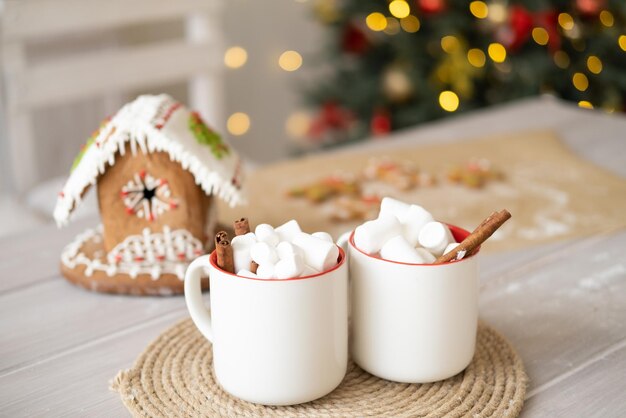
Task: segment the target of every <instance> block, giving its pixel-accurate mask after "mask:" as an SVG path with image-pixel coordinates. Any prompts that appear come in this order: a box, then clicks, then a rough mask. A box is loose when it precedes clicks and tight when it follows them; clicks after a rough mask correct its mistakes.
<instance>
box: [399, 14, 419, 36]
mask: <svg viewBox="0 0 626 418" xmlns="http://www.w3.org/2000/svg"><path fill="white" fill-rule="evenodd" d="M400 26H402V29H403V30H404V31H405V32H409V33H415V32H417V31H418V30H420V20H419V19H418V18H417V17H415V16H413V15H409V16H407V17H405V18H403V19H400Z"/></svg>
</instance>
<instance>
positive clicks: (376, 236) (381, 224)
mask: <svg viewBox="0 0 626 418" xmlns="http://www.w3.org/2000/svg"><path fill="white" fill-rule="evenodd" d="M401 234H402V225H400V222H399V221H398V218H396V217H395V216H393V215H391V214H381V215H380V216H379V217H378V219H375V220H373V221H368V222H365V223H364V224H363V225H360V226H358V227H357V228H356V229H355V230H354V243H355V244H356V246H357V248H359V249H360V250H361V251H364V252H366V253H367V254H375V253H377V252H379V251H380V249H381V248H382V247H383V245H385V243H386V242H387V240H388V239H390V238H393V237H394V236H396V235H401ZM313 267H315V266H313Z"/></svg>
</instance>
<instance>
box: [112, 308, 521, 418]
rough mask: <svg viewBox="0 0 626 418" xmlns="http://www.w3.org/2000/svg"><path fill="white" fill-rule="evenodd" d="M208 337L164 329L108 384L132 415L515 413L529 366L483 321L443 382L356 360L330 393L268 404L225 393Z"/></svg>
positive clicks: (188, 328)
mask: <svg viewBox="0 0 626 418" xmlns="http://www.w3.org/2000/svg"><path fill="white" fill-rule="evenodd" d="M211 363H212V351H211V344H210V343H209V342H208V341H207V340H205V339H204V337H203V336H202V335H201V334H200V333H199V332H198V331H197V329H196V327H195V326H194V325H193V323H192V322H191V320H190V319H187V320H184V321H182V322H180V323H178V324H177V325H175V326H173V327H172V328H170V329H169V330H167V331H166V332H165V333H163V334H161V336H159V337H158V338H157V339H156V340H155V341H154V342H153V343H152V344H150V345H149V346H148V348H146V350H145V351H144V352H143V353H142V354H141V355H140V356H139V358H138V359H137V361H136V363H135V365H134V366H133V367H132V368H131V369H129V370H123V371H121V372H119V373H118V375H117V376H116V377H115V379H114V380H113V382H112V385H111V388H112V389H113V390H114V391H117V392H118V393H119V394H120V395H121V397H122V401H123V402H124V405H126V407H127V408H128V410H129V411H130V412H131V413H132V414H133V416H136V417H163V416H167V417H199V416H207V417H334V416H340V417H365V416H372V417H383V416H387V417H443V416H445V417H464V416H471V417H504V416H506V417H515V416H517V415H518V414H519V413H520V411H521V409H522V405H523V403H524V395H525V393H526V382H527V378H526V373H525V372H524V366H523V364H522V361H521V359H520V358H519V357H518V356H517V354H516V353H515V351H514V350H513V348H512V347H511V345H510V344H509V343H508V341H506V339H504V337H502V336H501V335H500V334H498V333H497V332H496V331H495V330H493V329H492V328H490V327H489V326H488V325H486V324H484V323H481V324H480V325H479V328H478V340H477V345H476V354H475V356H474V359H473V360H472V363H471V364H470V365H469V366H468V368H467V369H466V370H465V371H464V372H462V373H459V374H458V375H456V376H454V377H452V378H450V379H447V380H444V381H442V382H436V383H429V384H419V385H418V384H406V383H393V382H389V381H386V380H382V379H379V378H377V377H374V376H372V375H371V374H369V373H367V372H365V371H363V370H362V369H361V368H359V367H358V366H356V365H355V364H354V363H350V365H349V366H348V373H347V375H346V377H345V379H344V381H343V382H342V383H341V385H340V386H339V387H338V388H337V389H336V390H335V391H334V392H332V393H330V394H329V395H327V396H325V397H323V398H321V399H318V400H316V401H313V402H308V403H305V404H301V405H294V406H282V407H269V406H262V405H256V404H252V403H248V402H245V401H242V400H239V399H237V398H235V397H233V396H231V395H229V394H227V393H226V392H224V391H223V390H222V389H221V388H220V387H219V385H218V384H217V382H216V381H215V376H214V375H213V367H212V365H211Z"/></svg>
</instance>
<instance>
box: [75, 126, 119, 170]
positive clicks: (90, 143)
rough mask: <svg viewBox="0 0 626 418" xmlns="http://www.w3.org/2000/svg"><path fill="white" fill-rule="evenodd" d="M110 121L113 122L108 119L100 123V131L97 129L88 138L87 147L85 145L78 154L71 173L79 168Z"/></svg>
mask: <svg viewBox="0 0 626 418" xmlns="http://www.w3.org/2000/svg"><path fill="white" fill-rule="evenodd" d="M110 120H111V118H106V119H105V120H103V121H102V122H100V126H99V127H98V129H96V130H95V131H94V132H93V133H92V134H91V136H90V137H89V138H87V142H85V145H83V146H82V147H81V149H80V151H79V152H78V155H77V156H76V158H74V162H73V163H72V168H71V169H70V173H71V172H72V171H74V170H75V169H76V167H78V165H79V164H80V162H81V161H82V159H83V156H84V155H85V152H87V150H88V149H89V147H90V146H92V145H93V143H94V142H95V140H96V138H97V137H98V135H100V132H102V128H104V127H105V126H106V124H107V123H109V121H110Z"/></svg>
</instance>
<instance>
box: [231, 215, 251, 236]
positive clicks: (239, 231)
mask: <svg viewBox="0 0 626 418" xmlns="http://www.w3.org/2000/svg"><path fill="white" fill-rule="evenodd" d="M248 232H250V223H249V222H248V218H241V219H237V220H236V221H235V235H245V234H247V233H248Z"/></svg>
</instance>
